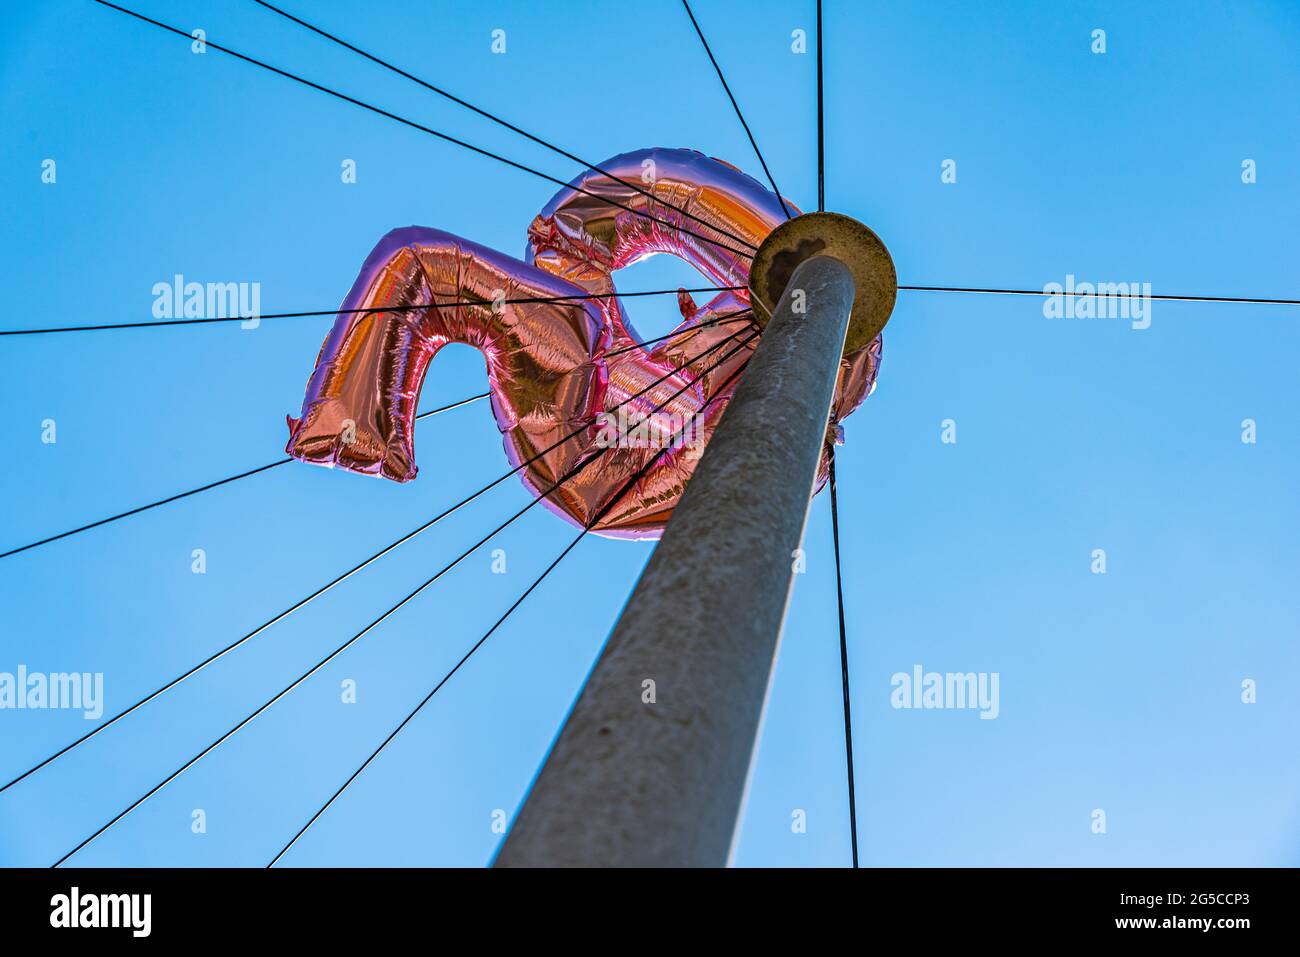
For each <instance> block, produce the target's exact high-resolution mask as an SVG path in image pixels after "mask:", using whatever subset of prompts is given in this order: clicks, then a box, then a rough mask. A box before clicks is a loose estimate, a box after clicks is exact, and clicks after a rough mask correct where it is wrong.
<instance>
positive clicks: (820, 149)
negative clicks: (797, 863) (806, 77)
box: [817, 0, 856, 859]
mask: <svg viewBox="0 0 1300 957" xmlns="http://www.w3.org/2000/svg"><path fill="white" fill-rule="evenodd" d="M824 100H825V96H824V94H823V92H822V0H817V212H819V213H824V212H825V211H826V120H825V116H826V111H825V108H824ZM855 859H856V853H855Z"/></svg>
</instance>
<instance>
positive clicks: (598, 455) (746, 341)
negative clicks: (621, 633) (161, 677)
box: [51, 332, 758, 867]
mask: <svg viewBox="0 0 1300 957" xmlns="http://www.w3.org/2000/svg"><path fill="white" fill-rule="evenodd" d="M739 335H740V334H739V333H737V334H736V335H733V336H732V337H730V338H728V339H724V340H722V342H723V343H728V342H731V341H732V340H734V339H735V338H737V337H738V336H739ZM757 335H758V333H757V332H751V333H750V334H749V337H748V338H746V339H744V340H742V341H741V343H740V344H739V345H737V346H736V347H735V349H733V350H731V351H730V352H728V353H726V354H725V355H724V356H723V357H722V358H721V359H719V360H717V362H715V363H714V364H713V366H711V367H710V368H714V367H716V366H718V365H721V364H722V363H723V362H725V361H726V360H727V359H729V358H730V357H731V356H732V355H735V354H736V353H737V352H739V351H740V350H742V349H744V348H745V347H746V346H747V345H748V344H749V342H750V341H751V340H752V339H754V338H755V337H756V336H757ZM708 372H709V369H706V370H704V371H703V372H701V373H699V375H697V376H696V377H695V378H694V379H692V380H691V381H690V382H688V383H686V384H685V385H683V386H682V387H681V388H679V389H678V390H677V391H676V392H674V393H673V394H672V395H670V396H669V397H668V398H666V399H664V400H663V401H662V402H660V403H659V404H658V405H657V406H656V407H655V409H654V410H653V411H652V412H651V413H650V414H654V413H655V412H658V411H661V410H662V409H663V408H664V407H665V406H667V405H668V403H670V402H672V401H673V400H674V399H676V398H677V397H678V396H679V395H681V394H682V393H683V392H685V391H686V390H687V389H689V388H690V387H691V386H692V385H694V384H695V383H696V382H698V381H699V380H700V379H702V378H704V376H705V375H707V374H708ZM616 447H617V446H607V447H605V448H601V449H600V450H599V451H598V452H596V454H594V455H592V456H590V457H588V458H587V459H584V460H583V461H582V462H580V463H579V464H578V465H576V466H574V467H573V468H572V469H570V470H569V471H568V472H567V473H565V475H563V476H562V477H561V478H560V479H559V480H558V481H556V482H555V483H553V484H552V485H551V486H550V488H548V489H547V490H546V491H545V492H543V493H542V494H541V495H539V496H537V497H536V498H534V499H532V500H531V501H530V502H528V504H527V505H525V506H523V507H522V508H521V509H519V510H518V511H516V512H515V513H514V514H513V515H511V516H510V517H509V518H507V519H506V520H505V521H504V522H502V523H501V524H500V525H498V526H497V527H496V528H494V529H493V530H492V531H491V532H489V533H488V534H487V535H484V536H483V537H482V538H480V539H479V540H478V541H477V542H475V543H474V544H473V545H471V546H470V547H469V548H468V549H466V550H465V551H463V552H461V554H460V555H458V556H457V557H456V558H455V559H453V560H452V561H451V562H449V563H448V564H446V565H444V566H443V567H442V568H441V569H439V570H438V571H437V572H435V573H434V574H433V575H432V576H431V577H429V578H427V579H426V580H425V581H424V582H422V583H421V584H420V585H418V586H417V587H416V588H415V589H414V590H412V591H411V592H409V593H408V594H407V595H406V596H405V597H403V598H402V599H401V600H400V601H398V602H397V603H396V604H395V605H393V606H392V607H390V608H389V609H388V610H387V611H385V612H384V613H383V614H381V615H380V616H379V617H378V618H376V619H374V621H372V622H371V623H370V624H368V625H367V626H366V627H365V628H363V629H362V630H361V631H359V632H357V633H356V634H355V635H353V636H352V637H351V638H349V639H348V640H347V641H345V642H343V644H341V645H339V646H338V647H337V648H335V649H334V650H333V651H331V652H330V653H329V654H328V655H326V656H325V657H324V658H322V659H321V660H320V661H319V662H317V663H316V664H315V665H312V667H311V668H309V669H308V670H307V671H305V672H303V674H302V675H300V676H299V677H298V678H295V679H294V680H293V681H292V682H291V683H289V684H288V685H286V686H285V687H284V688H283V689H282V690H280V691H279V692H277V693H276V694H275V695H274V696H273V697H272V698H271V699H270V700H268V701H267V702H266V703H264V704H262V705H261V706H259V707H258V708H257V709H256V710H254V711H253V712H251V713H250V714H249V715H248V716H247V717H245V718H244V719H243V720H241V721H240V722H239V723H238V724H236V725H235V726H234V727H232V728H231V729H230V730H228V731H226V732H225V733H224V734H222V735H221V736H220V737H219V738H217V739H216V740H215V741H213V742H212V743H211V744H209V745H208V746H207V747H205V748H204V749H203V750H202V751H200V752H199V753H198V754H196V755H195V756H194V757H193V758H191V759H190V760H188V761H187V762H185V763H184V764H183V765H181V766H180V767H179V768H177V769H176V770H175V771H173V772H172V773H171V774H170V775H168V776H167V777H166V778H165V779H164V780H163V781H161V782H160V783H158V784H157V785H155V786H154V787H152V788H150V789H149V790H148V791H147V792H145V793H144V794H143V795H142V796H141V797H139V798H137V799H136V800H135V801H134V802H132V803H131V804H130V805H128V806H127V807H126V808H124V809H123V810H121V811H119V812H118V813H117V814H116V815H115V816H114V817H113V818H112V819H110V820H109V821H108V822H107V823H105V824H103V825H102V826H101V827H99V828H98V829H97V830H96V831H95V832H94V833H93V834H91V835H90V836H89V837H87V838H85V839H84V840H82V841H81V843H79V844H78V845H77V846H76V847H74V848H73V849H72V850H70V851H68V852H67V853H66V854H64V855H63V856H62V857H60V858H59V859H58V860H57V861H55V862H54V864H52V865H51V866H52V867H59V866H60V865H61V864H63V863H64V862H65V861H67V860H68V859H69V858H70V857H72V856H73V855H74V854H76V853H77V852H78V851H80V850H81V849H82V848H84V847H85V846H86V845H87V844H89V843H91V842H92V841H94V840H95V839H96V838H98V837H99V836H100V835H101V834H103V833H104V832H105V831H107V830H108V829H109V828H111V827H112V826H113V825H115V824H116V823H117V822H118V821H120V820H122V819H123V818H124V817H126V816H127V815H128V814H130V813H131V812H132V811H134V810H135V809H136V808H138V807H139V806H140V805H141V804H143V803H144V802H145V801H147V800H149V798H151V797H153V795H155V794H157V793H158V792H159V791H161V790H162V789H163V788H164V787H166V786H167V785H168V784H170V783H171V782H172V781H174V780H176V778H178V777H180V775H182V774H183V773H185V772H186V771H187V770H189V769H190V768H191V767H193V766H194V765H195V764H197V763H198V762H199V761H201V760H202V759H203V758H204V757H205V756H207V755H208V754H210V753H211V752H212V751H214V750H216V748H218V747H220V746H221V744H223V743H224V742H225V741H227V740H229V739H230V738H231V737H232V736H234V735H235V734H237V733H238V732H239V731H240V730H241V729H242V728H244V727H246V726H247V725H248V724H249V723H250V722H252V721H253V720H255V719H256V718H257V717H258V716H259V715H261V714H263V713H264V712H265V711H267V710H268V709H269V708H271V707H272V706H273V705H274V704H275V703H276V702H277V701H280V700H281V699H282V698H284V697H285V696H286V695H288V694H290V693H291V692H292V691H293V690H294V689H295V688H297V687H298V686H299V685H301V684H302V683H303V682H304V681H306V680H308V679H309V678H310V677H311V676H312V675H314V674H316V673H317V672H318V671H320V670H321V669H322V668H324V667H325V666H326V665H327V664H329V663H330V662H331V661H333V660H334V659H335V658H337V657H338V656H339V655H341V654H342V653H343V652H345V651H346V650H347V649H348V648H350V647H352V645H354V644H356V642H358V641H360V640H361V638H363V637H364V636H365V635H367V634H368V633H369V632H370V631H372V630H373V629H374V628H376V627H377V626H378V625H380V624H381V623H382V622H384V621H385V620H386V619H388V618H389V617H390V616H391V615H393V614H394V613H395V612H397V611H398V610H399V609H400V608H402V607H403V606H404V605H406V604H407V603H408V602H410V601H411V600H413V599H414V598H415V597H416V596H417V595H419V594H420V593H421V592H423V591H424V589H426V588H428V587H429V586H430V585H432V584H433V583H434V582H436V581H438V580H439V579H440V578H442V576H443V575H445V574H447V573H448V572H449V571H451V570H452V569H453V568H455V567H456V566H457V565H459V564H460V563H461V562H463V561H464V560H465V559H466V558H468V557H469V556H470V555H472V554H473V553H474V552H475V551H477V550H478V549H479V548H481V547H482V546H483V545H485V544H486V543H487V542H488V541H490V540H491V539H492V538H493V537H494V536H495V535H497V534H498V533H499V532H501V531H502V530H503V529H505V528H506V527H508V526H509V525H510V524H512V523H513V522H514V521H516V520H517V519H518V518H520V517H521V516H522V515H524V514H525V513H526V512H528V511H529V510H531V509H533V508H534V507H536V506H537V504H538V503H540V502H542V501H543V500H544V499H546V498H547V497H548V496H549V495H551V494H552V493H553V492H554V491H555V490H556V489H558V488H559V487H560V486H561V485H562V484H564V483H565V482H567V481H568V480H569V479H571V478H573V477H574V476H576V475H578V474H580V473H581V472H582V471H583V470H584V469H586V468H587V467H589V466H590V465H591V464H592V463H593V462H596V461H597V460H599V459H600V458H601V457H602V456H603V455H604V454H605V453H606V452H608V451H609V450H610V449H611V448H616Z"/></svg>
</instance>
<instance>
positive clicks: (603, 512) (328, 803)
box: [266, 362, 748, 868]
mask: <svg viewBox="0 0 1300 957" xmlns="http://www.w3.org/2000/svg"><path fill="white" fill-rule="evenodd" d="M746 364H748V362H746ZM744 368H745V366H744V365H742V366H740V368H738V369H736V370H735V371H734V372H732V373H731V375H730V376H728V377H727V379H726V380H724V381H723V383H722V384H721V386H719V390H720V391H721V390H722V389H726V388H727V386H728V385H730V384H731V383H732V382H733V381H734V380H735V379H736V377H737V376H739V375H740V373H741V372H742V371H744ZM678 435H680V432H679V433H678ZM676 438H677V435H675V436H674V437H673V439H670V440H669V441H668V442H665V443H664V447H663V448H662V449H660V451H659V452H658V453H656V454H655V455H654V456H652V457H651V458H650V459H648V460H647V461H646V463H645V465H643V466H642V467H641V468H640V469H639V470H638V471H637V472H636V473H635V474H634V475H633V476H632V477H631V478H630V479H628V480H627V481H626V482H625V483H624V484H623V487H622V488H620V489H619V490H618V492H617V493H615V494H614V495H613V496H612V497H611V498H610V500H609V501H608V502H606V503H605V505H603V506H602V507H601V509H600V511H598V512H597V513H596V515H595V516H594V517H593V518H592V519H591V521H589V522H588V523H587V525H586V527H585V528H584V529H583V530H582V531H581V532H579V533H578V534H577V536H575V537H574V539H573V540H572V541H571V542H569V544H568V545H567V546H566V547H565V548H564V550H563V551H562V552H560V554H559V555H557V556H556V557H555V559H554V560H553V561H552V562H551V563H550V564H549V565H548V566H546V568H545V570H543V572H542V573H541V574H540V575H538V576H537V578H535V579H534V580H533V582H532V584H531V585H529V586H528V588H526V589H525V590H524V592H523V594H521V595H520V596H519V597H518V598H517V599H516V600H515V602H514V604H512V605H511V606H510V607H509V608H507V609H506V611H505V614H503V615H502V616H501V617H500V618H498V619H497V620H496V622H495V623H494V624H493V625H492V627H491V628H489V629H488V630H487V631H486V632H485V633H484V634H483V636H482V637H481V638H479V639H478V641H476V642H475V643H474V644H473V645H472V646H471V647H470V649H469V651H467V652H465V654H464V655H463V656H461V658H460V660H459V661H457V662H456V664H455V665H454V666H452V668H451V670H450V671H448V672H447V673H446V674H445V675H443V676H442V679H441V680H440V681H439V682H438V683H437V684H436V685H434V686H433V689H432V690H431V691H430V692H429V693H428V694H427V695H425V696H424V698H423V699H421V701H420V702H419V704H417V705H416V706H415V707H414V708H413V709H411V711H410V712H408V713H407V715H406V717H404V718H403V719H402V720H401V722H400V723H399V724H398V725H397V727H395V728H394V729H393V730H392V731H391V732H390V733H389V735H388V736H387V737H386V738H384V740H383V741H381V742H380V744H379V747H377V748H375V749H374V751H372V752H371V753H370V755H369V756H368V757H367V758H366V759H365V760H364V761H362V762H361V764H360V766H358V767H357V769H356V770H355V771H353V772H352V774H351V775H349V776H348V778H347V780H345V781H344V782H343V784H342V785H340V786H339V788H338V790H336V791H335V792H334V793H333V794H332V795H330V797H329V800H327V801H326V802H325V803H324V804H322V805H321V806H320V808H319V809H318V810H317V811H316V813H315V814H313V815H312V816H311V818H309V819H308V821H307V823H306V824H304V825H303V826H302V827H301V828H300V829H299V830H298V833H296V834H295V835H294V836H293V837H292V838H291V839H290V840H289V843H287V844H285V845H284V847H282V848H281V849H280V851H279V853H278V854H276V855H275V857H273V858H272V859H271V861H270V863H268V864H267V865H266V866H267V867H268V868H269V867H274V866H275V865H276V863H277V862H278V861H279V860H280V859H281V858H282V857H284V855H285V854H287V853H288V852H289V849H290V848H292V847H293V846H294V844H296V843H298V840H299V839H300V838H301V837H302V836H303V835H304V834H306V833H307V831H308V830H309V829H310V828H311V826H312V825H313V824H315V823H316V821H317V820H319V819H320V817H321V815H323V814H324V813H325V812H326V811H327V810H329V808H330V807H331V806H332V805H333V804H334V802H335V801H337V800H338V799H339V797H340V795H342V794H343V792H344V791H346V790H347V789H348V787H349V786H351V784H352V782H353V781H355V780H356V779H357V778H358V777H360V776H361V774H362V772H364V771H365V769H366V768H367V767H369V766H370V763H371V762H372V761H374V760H375V758H377V757H379V755H380V753H381V752H382V751H383V750H384V748H386V747H388V745H389V744H390V743H391V742H392V741H393V739H394V738H396V737H397V736H398V734H400V733H401V731H402V729H403V728H405V727H406V726H407V725H408V724H409V723H410V722H411V721H413V720H414V719H415V716H416V715H417V714H419V713H420V711H421V710H423V708H424V706H425V705H427V704H428V703H429V702H430V701H431V700H433V696H434V695H436V694H437V693H438V692H439V691H440V690H441V689H442V687H443V685H445V684H446V683H447V682H448V681H450V680H451V677H452V676H453V675H454V674H455V673H456V672H457V671H459V670H460V668H461V666H462V665H464V664H465V662H467V661H469V659H470V657H471V656H472V655H473V654H474V652H476V651H478V649H479V648H481V647H482V646H483V644H484V643H485V642H486V641H487V640H488V639H489V638H491V637H492V635H493V633H494V632H495V631H496V630H497V629H498V628H500V627H501V626H502V625H503V624H505V622H506V619H508V618H509V617H510V615H511V614H512V613H513V612H514V611H515V609H516V608H518V607H519V606H520V605H521V604H523V602H524V599H526V598H527V597H528V596H529V595H530V594H532V592H533V590H534V589H536V588H537V586H538V585H540V584H541V583H542V581H543V580H544V579H545V578H546V576H547V575H549V574H550V573H551V572H552V571H554V570H555V568H556V567H557V566H558V565H559V564H560V562H562V561H563V560H564V558H565V556H566V555H568V554H569V552H571V551H573V549H574V548H575V547H577V545H578V543H579V542H580V541H582V539H583V538H584V537H586V535H587V533H588V532H590V531H591V529H592V528H593V527H594V526H596V525H597V524H599V522H600V520H601V519H602V518H604V517H605V515H606V514H607V513H608V512H609V511H610V510H611V509H612V508H613V507H614V506H615V505H616V504H617V503H618V502H619V501H620V500H622V498H623V496H625V495H626V494H627V493H628V491H629V490H631V489H632V487H633V486H635V485H636V483H637V482H639V481H641V479H642V478H643V477H644V476H645V474H646V473H647V472H649V471H650V468H651V467H652V466H653V465H654V463H655V462H657V461H658V460H659V458H660V456H662V455H663V454H664V453H665V452H667V451H668V449H669V448H671V447H672V444H673V441H675V440H676Z"/></svg>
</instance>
